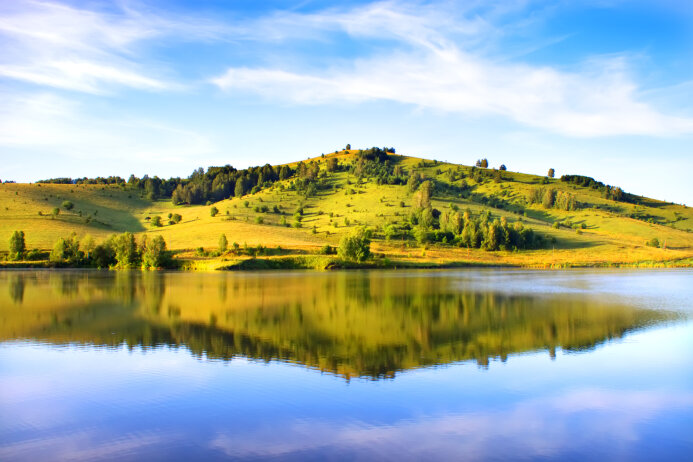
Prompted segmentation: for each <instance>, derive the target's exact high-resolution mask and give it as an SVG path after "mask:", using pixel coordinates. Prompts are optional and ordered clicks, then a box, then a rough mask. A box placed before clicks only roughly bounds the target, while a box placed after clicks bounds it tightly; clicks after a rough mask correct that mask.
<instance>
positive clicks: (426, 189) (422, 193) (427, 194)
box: [412, 181, 433, 210]
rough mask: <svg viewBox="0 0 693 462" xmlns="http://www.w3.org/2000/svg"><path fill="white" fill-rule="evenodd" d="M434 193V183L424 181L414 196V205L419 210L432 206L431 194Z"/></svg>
mask: <svg viewBox="0 0 693 462" xmlns="http://www.w3.org/2000/svg"><path fill="white" fill-rule="evenodd" d="M432 195H433V185H432V184H431V182H430V181H424V182H423V183H421V184H420V185H419V189H418V190H417V191H416V192H415V193H414V196H413V198H412V202H413V206H414V208H415V209H417V210H421V209H426V208H429V207H430V206H431V196H432Z"/></svg>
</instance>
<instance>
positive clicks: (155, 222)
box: [152, 215, 161, 228]
mask: <svg viewBox="0 0 693 462" xmlns="http://www.w3.org/2000/svg"><path fill="white" fill-rule="evenodd" d="M152 226H153V227H155V228H160V227H161V217H160V216H159V215H156V216H155V217H154V218H152Z"/></svg>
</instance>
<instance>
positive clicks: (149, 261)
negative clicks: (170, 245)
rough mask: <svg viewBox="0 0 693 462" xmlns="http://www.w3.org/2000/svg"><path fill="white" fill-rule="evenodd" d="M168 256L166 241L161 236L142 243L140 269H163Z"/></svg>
mask: <svg viewBox="0 0 693 462" xmlns="http://www.w3.org/2000/svg"><path fill="white" fill-rule="evenodd" d="M168 261H169V254H168V251H167V250H166V241H164V238H163V237H161V235H156V236H154V237H153V238H152V239H149V240H147V241H145V242H144V244H143V249H142V268H144V269H149V268H163V267H165V266H166V265H167V264H168Z"/></svg>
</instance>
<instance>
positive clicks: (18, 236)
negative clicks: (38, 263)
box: [9, 231, 26, 260]
mask: <svg viewBox="0 0 693 462" xmlns="http://www.w3.org/2000/svg"><path fill="white" fill-rule="evenodd" d="M24 252H26V243H25V241H24V231H15V232H14V233H12V236H11V237H10V254H9V258H10V260H21V259H22V257H23V256H24Z"/></svg>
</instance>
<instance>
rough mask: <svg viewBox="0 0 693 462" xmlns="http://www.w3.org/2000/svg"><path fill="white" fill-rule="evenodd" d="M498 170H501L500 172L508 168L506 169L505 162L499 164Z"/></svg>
mask: <svg viewBox="0 0 693 462" xmlns="http://www.w3.org/2000/svg"><path fill="white" fill-rule="evenodd" d="M498 170H500V171H502V172H505V171H506V170H508V169H507V167H506V166H505V164H501V166H500V168H499V169H498Z"/></svg>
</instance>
